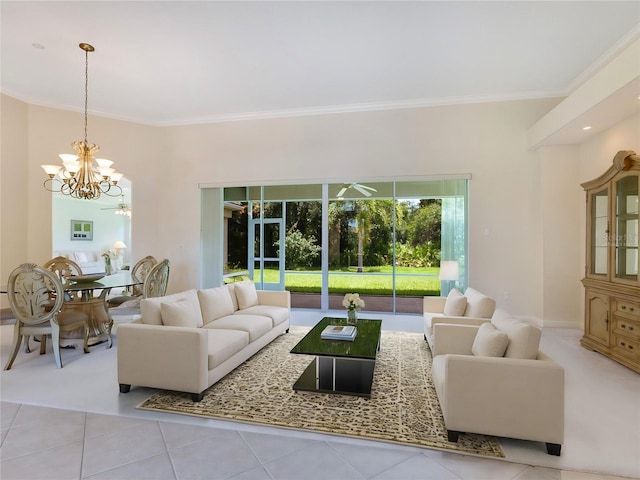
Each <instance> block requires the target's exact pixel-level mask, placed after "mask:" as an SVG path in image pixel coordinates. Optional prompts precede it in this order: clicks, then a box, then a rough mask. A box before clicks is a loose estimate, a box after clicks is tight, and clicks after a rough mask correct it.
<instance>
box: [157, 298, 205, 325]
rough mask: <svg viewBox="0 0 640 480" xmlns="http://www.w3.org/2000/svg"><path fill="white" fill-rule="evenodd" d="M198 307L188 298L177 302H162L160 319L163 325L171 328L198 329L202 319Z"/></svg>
mask: <svg viewBox="0 0 640 480" xmlns="http://www.w3.org/2000/svg"><path fill="white" fill-rule="evenodd" d="M197 307H198V306H197V305H196V304H194V303H193V302H192V301H190V300H189V299H187V298H183V299H182V300H178V301H176V302H162V303H161V304H160V317H161V318H162V323H163V324H164V325H168V326H170V327H191V328H196V327H197V326H198V321H199V320H201V318H200V311H199V309H198V308H197Z"/></svg>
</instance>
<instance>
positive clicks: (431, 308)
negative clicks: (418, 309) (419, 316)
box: [422, 296, 447, 313]
mask: <svg viewBox="0 0 640 480" xmlns="http://www.w3.org/2000/svg"><path fill="white" fill-rule="evenodd" d="M446 301H447V297H430V296H427V297H423V298H422V312H423V313H442V312H443V311H444V304H445V302H446Z"/></svg>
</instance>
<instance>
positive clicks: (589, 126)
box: [582, 125, 591, 130]
mask: <svg viewBox="0 0 640 480" xmlns="http://www.w3.org/2000/svg"><path fill="white" fill-rule="evenodd" d="M582 129H583V130H591V125H587V126H586V127H582Z"/></svg>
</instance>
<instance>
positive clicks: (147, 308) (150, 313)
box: [140, 289, 202, 327]
mask: <svg viewBox="0 0 640 480" xmlns="http://www.w3.org/2000/svg"><path fill="white" fill-rule="evenodd" d="M183 298H186V299H188V300H190V301H191V302H193V303H194V304H195V305H196V307H197V309H198V311H200V302H199V301H198V294H197V292H196V290H195V289H192V290H186V291H184V292H180V293H174V294H173V295H166V296H164V297H153V298H145V299H143V300H141V301H140V314H141V315H142V323H146V324H149V325H162V315H161V312H160V306H161V305H162V303H163V302H177V301H178V300H182V299H183ZM197 326H198V327H201V326H202V315H201V316H200V320H199V321H198V325H197Z"/></svg>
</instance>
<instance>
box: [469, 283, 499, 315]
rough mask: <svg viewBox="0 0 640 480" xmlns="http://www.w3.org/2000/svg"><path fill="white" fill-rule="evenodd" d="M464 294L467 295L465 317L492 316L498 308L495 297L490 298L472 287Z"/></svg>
mask: <svg viewBox="0 0 640 480" xmlns="http://www.w3.org/2000/svg"><path fill="white" fill-rule="evenodd" d="M464 296H465V297H467V308H466V309H465V311H464V316H465V317H475V318H491V315H493V312H494V311H495V309H496V302H495V300H494V299H493V298H489V297H487V296H486V295H484V294H482V293H480V292H479V291H477V290H474V289H473V288H471V287H469V288H467V289H466V290H465V292H464Z"/></svg>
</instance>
